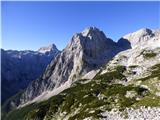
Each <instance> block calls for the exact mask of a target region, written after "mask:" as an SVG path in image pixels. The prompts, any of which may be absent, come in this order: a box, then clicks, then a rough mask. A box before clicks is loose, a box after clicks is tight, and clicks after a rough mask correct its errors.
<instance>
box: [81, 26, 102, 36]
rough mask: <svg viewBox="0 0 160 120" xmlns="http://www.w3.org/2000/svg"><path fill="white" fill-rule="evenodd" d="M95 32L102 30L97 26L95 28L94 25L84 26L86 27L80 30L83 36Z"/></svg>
mask: <svg viewBox="0 0 160 120" xmlns="http://www.w3.org/2000/svg"><path fill="white" fill-rule="evenodd" d="M97 32H102V31H100V30H99V29H98V28H96V27H88V28H86V29H84V31H82V33H81V34H82V35H83V36H87V35H89V34H91V33H97Z"/></svg>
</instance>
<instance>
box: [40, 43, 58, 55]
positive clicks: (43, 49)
mask: <svg viewBox="0 0 160 120" xmlns="http://www.w3.org/2000/svg"><path fill="white" fill-rule="evenodd" d="M55 50H56V51H57V50H58V49H57V47H56V45H55V44H51V45H49V46H45V47H41V48H40V49H39V50H38V52H40V53H46V52H51V51H55Z"/></svg>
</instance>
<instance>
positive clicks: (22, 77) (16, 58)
mask: <svg viewBox="0 0 160 120" xmlns="http://www.w3.org/2000/svg"><path fill="white" fill-rule="evenodd" d="M46 48H48V47H46ZM49 48H50V49H48V51H45V52H43V53H42V52H39V51H29V50H26V51H16V50H3V49H1V58H2V60H1V63H2V64H1V65H2V76H1V80H2V102H4V101H5V100H6V99H7V98H9V97H10V96H12V95H14V94H16V93H17V92H19V91H20V90H22V89H24V88H26V87H27V86H28V84H29V83H30V82H31V81H32V80H34V79H36V78H38V77H39V76H40V75H41V74H42V73H43V72H44V70H45V68H46V66H47V65H48V64H49V63H50V61H51V60H52V59H54V58H55V56H56V55H57V54H58V53H59V50H58V49H57V48H56V46H55V45H50V46H49Z"/></svg>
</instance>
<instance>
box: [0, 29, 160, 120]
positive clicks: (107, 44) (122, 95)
mask: <svg viewBox="0 0 160 120" xmlns="http://www.w3.org/2000/svg"><path fill="white" fill-rule="evenodd" d="M41 51H42V53H43V52H44V51H47V50H44V49H41ZM159 73H160V30H150V29H146V28H145V29H140V30H138V31H136V32H133V33H129V34H127V35H125V36H123V37H122V38H120V39H119V41H118V42H114V41H113V40H112V39H110V38H108V37H106V36H105V34H104V33H103V32H102V31H101V30H99V29H98V28H96V27H89V28H87V29H85V30H84V31H82V32H81V33H77V34H75V35H74V36H73V37H72V39H71V41H70V42H69V44H68V45H67V46H66V48H65V49H64V50H63V51H62V52H61V53H60V54H58V55H57V56H56V58H55V59H53V60H52V61H51V62H50V64H49V65H48V66H47V68H46V70H45V71H44V73H43V74H42V75H41V76H40V77H39V78H37V79H35V80H34V81H32V82H31V83H30V84H29V85H28V86H27V88H26V89H25V90H24V91H23V92H21V93H20V94H17V95H16V96H14V97H12V98H11V99H9V100H8V101H7V102H5V103H4V105H3V107H2V113H3V114H2V116H3V119H4V120H8V119H11V120H16V119H17V118H18V119H25V120H31V119H33V120H37V119H38V120H51V119H53V120H58V119H60V120H75V119H79V120H83V119H87V120H93V119H103V120H108V119H109V120H115V119H122V120H123V119H125V118H126V117H127V118H128V119H132V118H135V119H148V118H149V119H155V120H156V119H158V118H157V116H160V112H159V111H160V108H159V106H160V101H159V99H160V89H159V88H160V86H159V85H160V74H159ZM144 106H145V107H144ZM150 107H152V108H150ZM133 108H134V109H133ZM16 109H17V110H16ZM137 111H138V112H137ZM8 112H10V113H9V114H7V113H8ZM148 113H150V114H148ZM19 114H21V115H20V116H19Z"/></svg>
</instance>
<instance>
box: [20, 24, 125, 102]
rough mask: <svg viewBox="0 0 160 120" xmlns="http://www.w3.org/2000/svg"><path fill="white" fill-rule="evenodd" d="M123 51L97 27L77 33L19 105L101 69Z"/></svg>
mask: <svg viewBox="0 0 160 120" xmlns="http://www.w3.org/2000/svg"><path fill="white" fill-rule="evenodd" d="M121 50H122V49H121V48H120V47H119V46H118V45H117V43H115V42H113V41H112V40H111V39H109V38H107V37H106V36H105V34H104V33H103V32H102V31H100V30H99V29H97V28H95V27H90V28H88V29H86V30H84V31H83V32H81V33H77V34H75V35H74V36H73V37H72V39H71V41H70V43H69V44H68V45H67V46H66V48H65V49H64V50H63V51H62V52H61V54H59V55H58V56H57V57H56V58H55V60H52V62H51V63H50V64H49V65H48V67H47V69H46V71H45V72H44V74H43V75H42V76H41V77H40V78H39V79H37V80H35V81H33V82H32V83H31V84H30V85H29V86H28V87H27V89H26V90H25V92H24V93H23V94H22V96H21V98H20V103H19V104H24V103H26V102H28V101H31V100H33V99H34V98H35V97H37V96H39V95H41V94H42V93H43V92H45V91H51V90H53V89H55V88H57V87H59V86H61V85H63V84H64V83H65V82H66V81H70V83H73V82H74V81H75V80H77V79H80V78H81V77H82V76H83V75H85V74H86V73H88V72H89V71H91V70H95V69H98V68H100V67H101V66H102V65H103V64H105V63H106V62H108V61H109V60H110V59H111V58H112V57H113V56H114V55H116V54H117V53H118V52H119V51H121Z"/></svg>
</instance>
